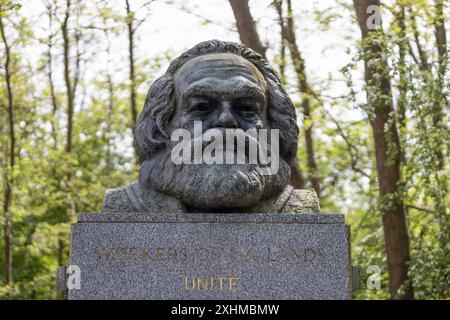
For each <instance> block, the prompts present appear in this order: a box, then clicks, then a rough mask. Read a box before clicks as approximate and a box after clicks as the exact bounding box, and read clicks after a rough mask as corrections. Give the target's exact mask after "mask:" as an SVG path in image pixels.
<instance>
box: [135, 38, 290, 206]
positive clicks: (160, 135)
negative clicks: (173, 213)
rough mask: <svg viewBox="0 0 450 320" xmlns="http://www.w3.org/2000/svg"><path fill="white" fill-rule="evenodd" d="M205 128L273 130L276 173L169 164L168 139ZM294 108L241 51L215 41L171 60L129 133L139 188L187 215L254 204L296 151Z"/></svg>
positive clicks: (266, 71)
mask: <svg viewBox="0 0 450 320" xmlns="http://www.w3.org/2000/svg"><path fill="white" fill-rule="evenodd" d="M198 121H201V124H202V131H203V132H206V131H208V130H210V129H221V130H222V129H242V130H243V131H247V130H248V129H279V140H280V141H279V153H280V164H279V170H278V172H277V174H275V175H264V174H263V173H262V171H261V168H260V166H259V165H258V164H229V165H225V164H209V165H207V164H181V165H180V164H178V165H176V164H174V163H173V162H172V161H171V156H170V153H171V150H172V149H173V146H174V143H173V142H171V139H170V137H171V133H172V132H173V131H174V130H176V129H180V128H183V129H186V130H188V131H189V132H191V133H192V134H194V122H198ZM297 135H298V127H297V124H296V114H295V109H294V107H293V105H292V102H291V100H290V99H289V97H288V96H287V94H286V92H285V91H284V89H283V88H282V87H281V84H280V81H279V79H278V77H277V75H276V72H275V71H274V70H273V69H272V68H271V67H270V66H269V65H268V64H267V62H266V61H265V60H264V59H263V58H262V57H261V56H260V55H259V54H257V53H255V52H254V51H252V50H250V49H248V48H247V47H245V46H242V45H239V44H236V43H231V42H224V41H218V40H212V41H207V42H203V43H200V44H198V45H197V46H195V47H193V48H192V49H190V50H188V51H187V52H185V53H184V54H182V55H181V56H180V57H178V58H177V59H175V60H174V61H173V62H172V63H171V64H170V66H169V68H168V70H167V72H166V73H165V74H164V75H163V76H162V77H160V78H159V79H157V80H156V81H155V82H154V83H153V84H152V86H151V87H150V89H149V92H148V95H147V99H146V102H145V106H144V110H143V111H142V113H141V115H140V116H139V119H138V122H137V125H136V132H135V141H134V145H135V149H136V152H137V154H138V156H139V159H140V162H141V170H140V179H139V183H140V185H141V186H142V187H143V188H144V189H145V188H151V189H153V190H156V191H158V192H161V193H164V194H168V195H170V196H173V197H175V198H177V199H179V200H180V201H182V202H183V203H184V204H185V205H186V206H187V207H188V208H196V209H201V210H205V211H206V210H212V209H215V210H221V209H227V208H243V207H251V206H254V205H256V204H257V203H258V202H259V201H261V200H262V199H265V198H268V197H270V196H272V195H275V194H277V193H279V192H281V191H282V190H283V188H284V187H285V186H286V185H287V183H288V181H289V177H290V163H291V161H292V160H293V158H294V157H295V153H296V150H297Z"/></svg>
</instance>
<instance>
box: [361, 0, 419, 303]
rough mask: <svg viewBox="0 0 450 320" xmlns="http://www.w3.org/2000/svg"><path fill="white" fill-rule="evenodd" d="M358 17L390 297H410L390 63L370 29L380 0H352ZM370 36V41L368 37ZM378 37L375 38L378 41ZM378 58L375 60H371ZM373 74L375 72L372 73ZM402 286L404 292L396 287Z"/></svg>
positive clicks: (375, 34) (399, 159) (407, 240)
mask: <svg viewBox="0 0 450 320" xmlns="http://www.w3.org/2000/svg"><path fill="white" fill-rule="evenodd" d="M353 3H354V7H355V10H356V15H357V20H358V24H359V27H360V29H361V34H362V38H363V41H364V40H366V43H365V44H364V49H365V52H366V55H365V61H364V62H365V81H366V85H367V87H366V88H367V89H366V90H367V100H368V101H367V102H368V105H369V106H370V107H371V108H372V109H371V110H373V115H371V116H370V124H371V126H372V129H373V138H374V144H375V158H376V167H377V172H378V186H379V190H380V191H379V192H380V198H381V199H380V200H381V206H380V210H381V214H382V216H383V219H382V220H383V229H384V239H385V245H386V256H387V265H388V271H389V289H390V294H391V297H392V298H393V299H398V298H405V299H410V298H412V297H413V295H412V288H411V286H410V283H409V281H408V263H409V261H410V255H409V236H408V227H407V223H406V216H405V208H404V203H403V199H402V198H401V195H400V192H399V191H400V190H399V187H400V186H401V172H400V163H401V154H400V150H401V148H400V141H399V137H398V132H397V128H396V120H395V116H394V108H393V105H392V92H391V85H390V78H389V66H388V64H387V61H386V59H385V58H384V56H385V55H384V53H383V48H382V45H381V44H380V42H381V41H382V40H383V39H382V38H381V37H380V36H381V35H382V31H381V29H380V30H377V29H373V30H371V29H369V27H368V24H367V21H368V19H369V17H370V15H369V13H368V12H367V11H368V7H369V6H377V7H378V8H380V1H379V0H354V1H353ZM369 40H371V42H370V43H369V42H368V41H369ZM377 40H378V41H377ZM374 61H377V63H374ZM375 75H377V76H376V77H375ZM401 286H404V289H405V291H404V294H399V292H398V290H399V288H400V287H401Z"/></svg>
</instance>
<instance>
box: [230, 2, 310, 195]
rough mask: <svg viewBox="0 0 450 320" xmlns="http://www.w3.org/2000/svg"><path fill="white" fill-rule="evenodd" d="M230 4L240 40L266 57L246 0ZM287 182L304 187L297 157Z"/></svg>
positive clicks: (297, 186)
mask: <svg viewBox="0 0 450 320" xmlns="http://www.w3.org/2000/svg"><path fill="white" fill-rule="evenodd" d="M230 5H231V8H232V9H233V13H234V17H235V18H236V25H237V28H238V32H239V37H240V39H241V42H242V43H243V44H245V45H246V46H247V47H249V48H251V49H252V50H254V51H256V52H258V53H259V54H260V55H261V56H263V57H264V58H266V48H265V47H264V46H263V45H262V44H261V40H260V39H259V34H258V30H257V29H256V26H255V22H254V21H253V17H252V15H251V13H250V8H249V6H248V0H230ZM289 183H290V184H291V185H292V186H294V187H295V188H297V189H303V188H304V187H305V180H304V178H303V174H302V172H301V170H300V165H299V163H298V159H297V157H296V158H295V159H294V160H293V164H292V165H291V179H290V181H289Z"/></svg>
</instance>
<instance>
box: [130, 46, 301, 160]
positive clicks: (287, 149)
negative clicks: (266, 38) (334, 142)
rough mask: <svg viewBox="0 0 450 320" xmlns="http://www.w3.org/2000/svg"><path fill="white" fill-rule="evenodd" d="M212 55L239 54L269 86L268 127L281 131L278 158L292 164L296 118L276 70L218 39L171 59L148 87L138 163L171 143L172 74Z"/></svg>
mask: <svg viewBox="0 0 450 320" xmlns="http://www.w3.org/2000/svg"><path fill="white" fill-rule="evenodd" d="M212 53H232V54H236V55H239V56H241V57H243V58H245V59H247V60H248V61H249V62H251V63H252V64H253V65H254V66H255V67H256V68H257V69H258V70H259V71H260V72H261V74H262V75H263V76H264V78H265V80H266V82H267V85H268V89H267V95H268V105H267V117H268V123H269V126H270V128H272V129H279V130H280V156H281V157H282V158H283V159H284V160H285V161H286V162H287V163H289V164H291V162H292V160H293V159H294V158H295V154H296V152H297V142H298V131H299V130H298V126H297V121H296V119H297V117H296V112H295V108H294V106H293V104H292V101H291V99H290V98H289V96H288V95H287V93H286V92H285V90H284V89H283V87H282V86H281V82H280V79H279V78H278V75H277V73H276V71H275V70H274V69H273V68H271V67H270V66H269V64H268V63H267V61H266V60H265V59H263V58H262V56H261V55H260V54H258V53H256V52H255V51H253V50H251V49H249V48H247V47H246V46H243V45H241V44H238V43H234V42H227V41H221V40H210V41H205V42H201V43H199V44H197V45H196V46H195V47H193V48H191V49H190V50H188V51H186V52H185V53H183V54H182V55H181V56H179V57H178V58H176V59H175V60H173V61H172V63H171V64H170V66H169V68H168V69H167V71H166V73H165V74H164V75H163V76H162V77H160V78H158V79H157V80H156V81H155V82H154V83H153V84H152V85H151V87H150V89H149V90H148V93H147V98H146V100H145V104H144V109H143V110H142V112H141V114H140V115H139V118H138V120H137V123H136V129H135V137H134V147H135V149H136V152H137V154H138V157H139V160H140V162H141V163H142V162H143V161H145V160H148V159H150V158H152V157H153V156H154V155H155V154H156V153H157V152H158V151H159V150H160V149H161V148H162V147H163V146H164V145H165V144H166V143H167V142H169V141H170V137H168V134H167V128H168V126H169V123H170V121H171V120H172V117H173V115H174V114H175V105H176V102H175V86H174V79H173V76H174V74H175V73H176V71H177V70H178V69H179V68H181V66H183V65H184V64H185V63H187V62H188V61H190V60H192V59H194V58H196V57H198V56H201V55H205V54H212Z"/></svg>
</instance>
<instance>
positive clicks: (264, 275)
mask: <svg viewBox="0 0 450 320" xmlns="http://www.w3.org/2000/svg"><path fill="white" fill-rule="evenodd" d="M70 263H71V265H75V266H77V267H78V268H79V271H80V274H79V276H80V282H79V284H80V286H79V288H78V289H77V288H72V289H70V290H68V292H67V298H68V299H73V300H78V299H349V298H351V292H352V288H351V287H352V285H351V283H352V282H351V264H350V238H349V228H348V226H347V225H346V224H345V222H344V217H343V216H342V215H331V214H136V213H133V214H131V213H130V214H127V213H121V214H94V213H81V214H78V222H77V223H76V224H74V225H73V226H72V247H71V262H70Z"/></svg>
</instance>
